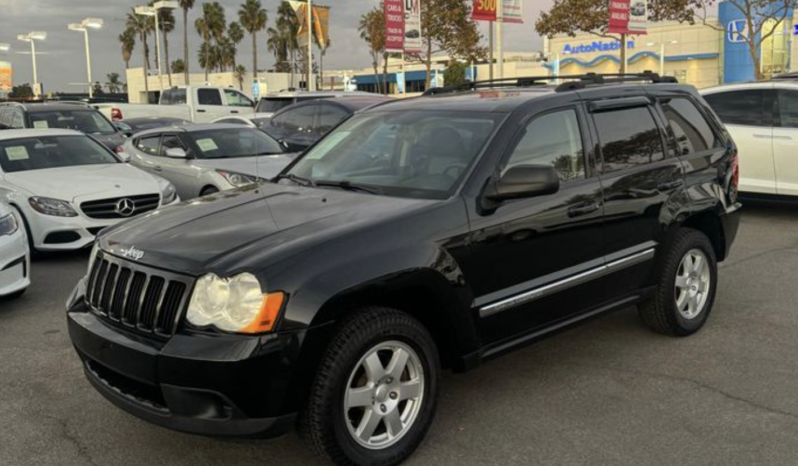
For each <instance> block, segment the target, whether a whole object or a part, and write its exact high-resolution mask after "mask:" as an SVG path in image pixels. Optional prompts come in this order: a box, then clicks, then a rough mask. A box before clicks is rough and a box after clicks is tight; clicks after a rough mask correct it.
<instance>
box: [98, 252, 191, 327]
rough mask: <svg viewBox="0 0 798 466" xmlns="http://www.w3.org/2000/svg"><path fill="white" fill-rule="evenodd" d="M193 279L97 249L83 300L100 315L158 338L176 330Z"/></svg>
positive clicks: (114, 322)
mask: <svg viewBox="0 0 798 466" xmlns="http://www.w3.org/2000/svg"><path fill="white" fill-rule="evenodd" d="M192 284H193V279H192V278H191V277H187V276H184V275H179V274H174V273H170V272H164V271H161V270H158V269H153V268H151V267H148V266H143V265H139V264H137V263H135V262H129V261H127V260H124V259H120V258H117V257H114V256H110V255H108V254H105V253H103V252H100V253H99V254H98V256H97V260H96V261H95V262H94V264H93V266H92V268H91V271H90V273H89V279H88V285H87V288H86V290H87V291H86V302H87V304H88V305H89V307H90V309H91V310H92V311H93V312H94V313H95V314H97V315H98V316H99V317H100V318H102V319H104V320H107V321H109V322H111V323H113V324H115V325H121V326H123V327H125V328H127V329H129V330H130V331H134V332H136V333H141V334H145V335H152V336H156V337H158V338H168V337H170V336H171V335H173V334H174V333H175V331H176V330H177V327H178V325H179V323H180V318H181V317H182V313H183V311H184V310H185V307H186V306H187V304H188V297H187V295H188V292H189V290H190V289H191V285H192Z"/></svg>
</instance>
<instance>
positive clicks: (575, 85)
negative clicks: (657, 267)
mask: <svg viewBox="0 0 798 466" xmlns="http://www.w3.org/2000/svg"><path fill="white" fill-rule="evenodd" d="M553 81H566V82H564V83H562V84H560V85H558V86H557V88H556V89H555V91H556V92H564V91H573V90H577V89H584V88H585V87H587V86H600V85H603V84H615V83H625V82H641V81H642V82H651V83H655V84H659V83H671V84H676V83H678V82H679V81H678V80H677V79H676V78H674V77H673V76H660V75H659V74H657V73H653V72H651V71H644V72H642V73H612V74H609V73H602V74H596V73H586V74H572V75H562V76H558V75H552V76H524V77H519V78H504V79H493V80H487V81H476V82H465V83H462V84H457V85H454V86H446V87H437V88H432V89H428V90H427V91H426V92H424V94H423V95H424V96H434V95H441V94H452V93H455V92H466V91H474V90H477V89H496V88H503V87H506V88H510V87H513V88H515V87H532V86H547V85H551V84H552V82H553Z"/></svg>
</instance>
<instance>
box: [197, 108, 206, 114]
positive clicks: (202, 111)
mask: <svg viewBox="0 0 798 466" xmlns="http://www.w3.org/2000/svg"><path fill="white" fill-rule="evenodd" d="M197 113H205V110H202V109H197Z"/></svg>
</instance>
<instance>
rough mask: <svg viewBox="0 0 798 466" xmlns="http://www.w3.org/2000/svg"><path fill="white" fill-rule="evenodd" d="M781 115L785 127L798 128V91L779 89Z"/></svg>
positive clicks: (782, 124)
mask: <svg viewBox="0 0 798 466" xmlns="http://www.w3.org/2000/svg"><path fill="white" fill-rule="evenodd" d="M777 95H778V99H779V100H778V102H779V117H780V119H781V126H782V127H784V128H798V91H787V90H779V91H777Z"/></svg>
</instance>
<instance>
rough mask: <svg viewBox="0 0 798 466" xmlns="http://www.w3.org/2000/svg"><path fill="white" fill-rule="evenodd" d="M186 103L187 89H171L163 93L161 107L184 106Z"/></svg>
mask: <svg viewBox="0 0 798 466" xmlns="http://www.w3.org/2000/svg"><path fill="white" fill-rule="evenodd" d="M185 103H186V90H185V89H169V90H167V91H164V92H163V97H162V98H161V105H184V104H185Z"/></svg>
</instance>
